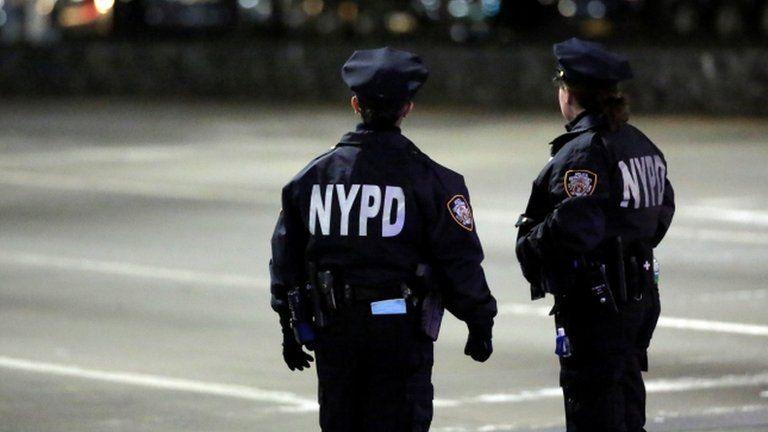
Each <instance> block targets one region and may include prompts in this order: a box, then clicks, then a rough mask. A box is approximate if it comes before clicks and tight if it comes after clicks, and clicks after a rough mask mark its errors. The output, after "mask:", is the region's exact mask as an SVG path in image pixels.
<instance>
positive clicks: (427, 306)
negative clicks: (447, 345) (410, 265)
mask: <svg viewBox="0 0 768 432" xmlns="http://www.w3.org/2000/svg"><path fill="white" fill-rule="evenodd" d="M416 280H417V281H418V283H419V285H421V288H422V290H423V292H424V295H423V299H422V300H421V331H422V332H423V333H424V334H425V335H426V336H427V337H428V338H430V339H432V340H433V341H436V340H437V337H438V336H439V334H440V325H441V324H442V322H443V315H444V314H445V307H444V306H443V296H442V294H441V293H440V291H439V288H438V287H437V286H436V284H435V283H434V279H433V275H432V269H431V268H430V267H429V266H428V265H426V264H419V265H418V266H417V267H416Z"/></svg>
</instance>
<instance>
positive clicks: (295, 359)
mask: <svg viewBox="0 0 768 432" xmlns="http://www.w3.org/2000/svg"><path fill="white" fill-rule="evenodd" d="M283 360H285V364H286V365H288V369H290V370H296V369H298V370H300V371H302V370H304V368H307V369H309V363H310V362H312V361H314V360H315V359H314V358H313V357H312V356H311V355H309V354H307V353H306V352H304V350H303V349H301V345H299V344H298V343H286V342H283Z"/></svg>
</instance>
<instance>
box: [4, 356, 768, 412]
mask: <svg viewBox="0 0 768 432" xmlns="http://www.w3.org/2000/svg"><path fill="white" fill-rule="evenodd" d="M0 368H3V369H8V370H19V371H24V372H32V373H39V374H46V375H56V376H65V377H72V378H81V379H88V380H94V381H103V382H110V383H114V384H122V385H130V386H139V387H147V388H154V389H158V390H168V391H178V392H186V393H196V394H201V395H208V396H219V397H226V398H233V399H242V400H251V401H258V402H267V403H274V404H277V405H281V407H280V410H282V411H292V412H314V411H317V409H318V405H317V402H316V401H314V400H311V399H308V398H303V397H300V396H297V395H295V394H293V393H289V392H283V391H272V390H263V389H259V388H256V387H248V386H242V385H233V384H222V383H213V382H204V381H195V380H188V379H180V378H171V377H165V376H160V375H150V374H139V373H132V372H116V371H104V370H97V369H86V368H82V367H78V366H71V365H62V364H54V363H46V362H38V361H32V360H25V359H18V358H11V357H5V356H0ZM760 385H768V373H761V374H756V375H726V376H722V377H715V378H693V377H685V378H676V379H657V380H651V381H647V382H646V390H647V391H648V393H673V392H688V391H701V390H711V389H720V388H738V387H754V386H760ZM559 397H562V390H561V389H560V388H559V387H549V388H541V389H535V390H523V391H520V392H516V393H493V394H481V395H479V396H474V397H469V398H463V399H458V400H450V399H443V400H442V403H440V404H438V406H443V407H455V406H461V405H475V404H480V405H484V404H504V403H520V402H531V401H538V400H543V399H552V398H559Z"/></svg>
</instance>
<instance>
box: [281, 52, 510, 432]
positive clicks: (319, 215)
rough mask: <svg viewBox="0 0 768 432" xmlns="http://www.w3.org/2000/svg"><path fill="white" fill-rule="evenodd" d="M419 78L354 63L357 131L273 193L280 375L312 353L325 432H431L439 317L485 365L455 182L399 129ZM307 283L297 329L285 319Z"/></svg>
mask: <svg viewBox="0 0 768 432" xmlns="http://www.w3.org/2000/svg"><path fill="white" fill-rule="evenodd" d="M427 75H428V70H427V68H426V67H425V66H424V65H423V63H422V61H421V59H420V58H419V57H418V56H416V55H414V54H411V53H408V52H404V51H398V50H394V49H390V48H381V49H374V50H364V51H356V52H355V53H354V54H353V55H352V56H351V57H350V58H349V60H348V61H347V62H346V64H345V65H344V67H343V69H342V77H343V79H344V81H345V82H346V83H347V85H348V86H349V87H350V89H351V90H352V91H353V92H354V97H353V98H352V106H353V108H354V109H355V111H356V112H357V113H359V114H360V115H361V117H362V123H361V124H360V125H358V127H357V129H356V130H355V131H353V132H350V133H347V134H346V135H344V136H343V137H342V138H341V141H340V142H339V143H338V144H337V145H336V146H335V147H334V148H333V149H331V150H330V151H328V152H326V153H325V154H323V155H321V156H319V157H317V158H316V159H315V160H313V161H312V162H311V163H310V164H309V165H308V166H307V167H305V168H304V169H303V170H301V172H299V174H298V175H296V176H295V177H294V178H293V180H291V182H290V183H288V185H287V186H285V188H284V189H283V193H282V212H281V214H280V217H279V219H278V222H277V227H276V228H275V232H274V235H273V238H272V260H271V262H270V270H271V276H272V283H271V288H272V306H273V308H274V310H275V311H276V312H277V313H278V314H279V315H280V323H281V325H282V328H283V355H284V358H285V361H286V363H287V365H288V367H289V368H291V369H292V370H293V369H299V370H302V369H303V368H305V367H309V362H310V361H312V357H311V356H310V355H309V354H308V353H306V352H305V351H304V350H303V349H302V346H301V344H300V342H303V343H305V345H306V346H307V348H309V349H313V348H314V350H315V354H316V356H317V375H318V381H319V401H320V425H321V427H322V430H323V431H326V432H342V431H355V432H360V431H381V432H406V431H407V432H420V431H427V430H428V429H429V427H430V423H431V420H432V399H433V387H432V383H431V372H432V364H433V340H435V339H436V338H437V330H438V328H439V323H440V318H441V317H442V310H443V306H444V307H445V308H447V309H448V310H449V311H450V312H451V313H452V314H454V315H455V316H456V317H458V318H459V319H461V320H463V321H465V322H466V324H467V326H468V328H469V337H468V340H467V344H466V347H465V354H467V355H469V356H471V357H472V358H473V359H474V360H476V361H479V362H483V361H485V360H486V359H488V357H489V356H490V355H491V352H492V344H491V328H492V325H493V318H494V316H495V315H496V301H495V299H494V297H493V296H492V295H491V293H490V291H489V289H488V285H487V283H486V279H485V275H484V273H483V269H482V267H481V261H482V260H483V252H482V248H481V246H480V240H479V239H478V236H477V231H476V227H475V222H474V218H473V215H472V208H471V205H470V199H469V193H468V191H467V188H466V186H465V184H464V179H463V177H462V176H461V175H459V174H457V173H455V172H453V171H451V170H449V169H447V168H444V167H442V166H440V165H438V164H437V163H435V162H434V161H432V160H431V159H430V158H429V157H427V156H426V155H425V154H424V153H422V152H421V151H420V150H419V149H418V148H417V147H416V146H415V145H414V144H413V143H412V142H411V141H409V140H408V139H407V138H406V137H405V136H403V135H402V134H401V132H400V129H399V124H400V122H401V121H402V119H403V118H404V117H405V116H406V115H408V114H409V113H410V111H411V109H412V108H413V103H412V102H411V100H412V99H413V97H414V95H415V94H416V93H417V91H418V90H419V88H420V87H421V86H422V84H423V83H424V82H425V80H426V79H427ZM307 283H309V288H308V289H309V295H307V296H305V299H309V300H308V302H309V303H311V304H312V307H311V309H312V315H313V318H312V320H311V326H310V329H309V330H307V328H306V327H307V326H306V325H303V324H302V323H301V322H300V321H302V319H301V318H300V317H297V315H300V314H296V313H295V309H296V307H293V308H292V307H291V304H292V303H291V301H292V299H294V295H295V293H296V292H297V290H298V289H300V287H302V286H304V285H305V284H307ZM297 287H298V288H297ZM292 324H293V325H292ZM302 329H303V330H302ZM294 334H296V335H298V339H299V341H297V338H296V337H294ZM301 339H303V340H301Z"/></svg>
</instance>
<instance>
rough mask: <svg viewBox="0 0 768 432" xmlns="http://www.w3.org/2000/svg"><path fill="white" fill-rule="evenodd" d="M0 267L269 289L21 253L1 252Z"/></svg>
mask: <svg viewBox="0 0 768 432" xmlns="http://www.w3.org/2000/svg"><path fill="white" fill-rule="evenodd" d="M0 263H4V264H12V265H21V266H28V267H45V268H54V269H58V270H66V271H82V272H91V273H100V274H106V275H117V276H130V277H138V278H146V279H158V280H164V281H170V282H178V283H188V284H197V285H212V286H221V287H234V288H256V287H266V286H267V285H268V282H267V281H266V280H265V279H261V278H255V277H249V276H243V275H237V274H228V273H207V272H200V271H195V270H186V269H177V268H167V267H157V266H149V265H143V264H131V263H126V262H118V261H101V260H92V259H86V258H66V257H58V256H50V255H39V254H31V253H24V252H11V251H0Z"/></svg>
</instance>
